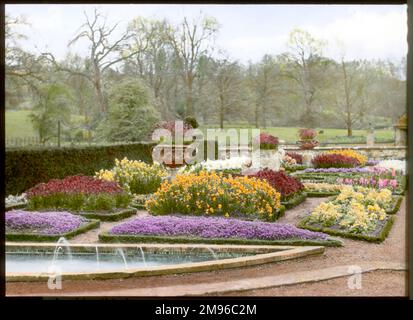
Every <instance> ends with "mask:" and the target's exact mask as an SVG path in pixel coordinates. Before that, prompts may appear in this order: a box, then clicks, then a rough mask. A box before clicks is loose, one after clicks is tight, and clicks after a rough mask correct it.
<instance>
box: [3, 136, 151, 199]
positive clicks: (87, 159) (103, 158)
mask: <svg viewBox="0 0 413 320" xmlns="http://www.w3.org/2000/svg"><path fill="white" fill-rule="evenodd" d="M153 145H154V144H152V143H130V144H120V145H111V146H84V147H71V148H69V147H62V148H38V149H8V150H6V158H5V162H6V163H5V179H6V195H9V194H20V193H22V192H24V191H25V190H27V189H29V188H31V187H33V186H34V185H36V184H37V183H40V182H43V181H49V180H50V179H62V178H64V177H67V176H72V175H79V174H82V175H94V174H95V172H96V171H99V170H100V169H102V168H103V169H109V168H111V167H113V162H114V160H115V158H120V159H122V158H124V157H128V158H129V159H136V160H142V161H144V162H147V163H151V162H152V147H153Z"/></svg>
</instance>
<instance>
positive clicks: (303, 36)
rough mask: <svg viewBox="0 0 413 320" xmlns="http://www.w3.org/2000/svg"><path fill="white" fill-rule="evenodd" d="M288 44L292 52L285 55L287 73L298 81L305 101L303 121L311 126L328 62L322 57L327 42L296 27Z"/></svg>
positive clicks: (299, 90)
mask: <svg viewBox="0 0 413 320" xmlns="http://www.w3.org/2000/svg"><path fill="white" fill-rule="evenodd" d="M288 46H289V49H290V52H289V53H286V54H285V56H286V58H287V61H289V65H288V68H286V70H285V75H286V76H287V77H289V78H291V79H292V80H293V81H294V82H295V83H296V85H297V89H298V92H299V93H300V94H301V97H302V99H303V102H304V110H303V117H302V121H303V123H304V124H305V125H307V126H311V125H312V124H313V123H314V119H313V117H312V113H313V106H314V102H315V100H316V99H317V94H318V91H319V90H320V88H321V86H319V82H320V78H322V76H323V68H324V67H325V62H326V60H325V59H323V58H322V48H323V47H324V46H325V42H324V41H322V40H318V39H316V38H314V37H313V36H312V35H311V34H310V33H308V32H307V31H305V30H301V29H295V30H293V31H292V32H291V33H290V36H289V42H288Z"/></svg>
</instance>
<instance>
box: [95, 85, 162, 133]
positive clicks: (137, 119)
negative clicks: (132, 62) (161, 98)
mask: <svg viewBox="0 0 413 320" xmlns="http://www.w3.org/2000/svg"><path fill="white" fill-rule="evenodd" d="M104 116H105V118H104V119H103V121H101V122H100V123H99V125H98V127H97V133H98V136H99V137H100V138H101V139H102V140H104V141H142V140H146V139H148V138H149V137H150V134H151V132H152V131H153V129H154V127H155V125H156V123H157V122H158V121H159V119H160V114H159V112H158V111H157V110H156V109H155V107H154V103H153V98H152V95H151V90H150V89H149V88H148V87H147V86H146V85H145V84H144V83H143V82H142V81H141V80H139V79H137V78H134V79H124V80H121V81H120V82H115V83H114V85H113V86H112V87H111V88H110V90H109V94H108V111H107V112H106V114H105V115H104Z"/></svg>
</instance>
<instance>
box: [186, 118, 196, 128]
mask: <svg viewBox="0 0 413 320" xmlns="http://www.w3.org/2000/svg"><path fill="white" fill-rule="evenodd" d="M184 122H185V123H186V124H189V125H190V126H191V127H192V128H194V129H196V128H198V127H199V124H198V121H196V119H195V118H194V117H190V116H188V117H186V118H185V119H184Z"/></svg>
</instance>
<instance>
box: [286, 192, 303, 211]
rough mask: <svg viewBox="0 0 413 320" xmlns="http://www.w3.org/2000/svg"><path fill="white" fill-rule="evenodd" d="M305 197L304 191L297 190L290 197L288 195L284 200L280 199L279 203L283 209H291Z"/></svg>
mask: <svg viewBox="0 0 413 320" xmlns="http://www.w3.org/2000/svg"><path fill="white" fill-rule="evenodd" d="M305 199H307V194H306V193H305V192H297V193H295V194H294V195H293V196H292V197H289V199H288V200H286V201H281V204H282V205H283V206H284V207H285V209H291V208H294V207H296V206H298V205H299V204H300V203H303V202H304V201H305Z"/></svg>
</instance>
